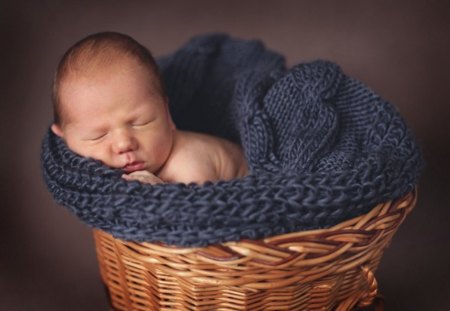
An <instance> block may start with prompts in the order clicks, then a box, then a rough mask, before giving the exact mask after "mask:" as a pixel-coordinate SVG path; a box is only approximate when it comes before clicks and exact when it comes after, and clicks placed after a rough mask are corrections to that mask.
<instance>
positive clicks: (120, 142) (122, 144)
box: [113, 130, 137, 154]
mask: <svg viewBox="0 0 450 311" xmlns="http://www.w3.org/2000/svg"><path fill="white" fill-rule="evenodd" d="M136 145H137V144H136V139H135V138H134V137H133V135H131V133H129V131H127V130H122V131H119V132H118V133H116V135H115V139H114V144H113V150H114V152H115V153H119V154H120V153H125V152H129V151H133V150H135V149H136Z"/></svg>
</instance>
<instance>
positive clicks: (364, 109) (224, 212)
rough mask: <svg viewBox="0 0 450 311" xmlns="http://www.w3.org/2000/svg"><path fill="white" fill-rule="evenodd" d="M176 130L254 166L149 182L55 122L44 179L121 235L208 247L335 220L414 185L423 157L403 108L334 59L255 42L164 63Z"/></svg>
mask: <svg viewBox="0 0 450 311" xmlns="http://www.w3.org/2000/svg"><path fill="white" fill-rule="evenodd" d="M158 62H159V65H160V70H161V73H162V76H163V80H164V85H165V88H166V91H167V94H168V97H169V100H170V110H171V114H172V118H173V120H174V122H175V124H176V125H177V127H178V128H179V129H183V130H191V131H199V132H205V133H209V134H212V135H217V136H220V137H224V138H227V139H229V140H232V141H234V142H237V143H240V144H242V146H243V149H244V151H245V156H246V158H247V161H248V165H249V169H250V174H249V175H248V176H246V177H243V178H238V179H233V180H230V181H218V182H207V183H205V184H203V185H196V184H188V185H186V184H157V185H149V184H141V183H139V182H137V181H131V182H130V181H126V180H124V179H122V178H121V175H122V173H123V172H122V171H121V170H117V169H111V168H108V167H106V166H104V165H102V163H100V162H99V161H96V160H93V159H87V158H83V157H80V156H78V155H77V154H75V153H73V152H72V151H70V150H69V149H68V148H67V146H66V144H65V143H64V142H63V141H62V140H61V139H60V138H59V137H57V136H56V135H54V134H53V133H52V132H51V130H50V129H49V130H48V132H47V133H46V135H45V138H44V140H43V144H42V157H41V158H42V171H43V176H44V179H45V181H46V184H47V186H48V189H49V190H50V192H51V193H52V195H53V197H54V198H55V200H56V201H57V202H58V203H60V204H61V205H63V206H65V207H67V208H68V209H69V210H70V211H72V212H73V213H74V214H75V215H76V216H77V217H78V218H79V219H80V220H81V221H83V222H84V223H86V224H88V225H89V226H91V227H93V228H98V229H101V230H104V231H107V232H109V233H111V234H113V235H114V236H115V237H117V238H121V239H125V240H133V241H137V242H141V241H147V242H162V243H166V244H170V245H178V246H206V245H210V244H215V243H221V242H226V241H237V240H241V239H259V238H264V237H268V236H273V235H278V234H282V233H289V232H296V231H300V230H309V229H318V228H328V227H330V226H333V225H335V224H338V223H339V222H342V221H344V220H347V219H350V218H352V217H356V216H360V215H362V214H364V213H367V212H368V211H370V210H371V209H372V208H373V207H374V206H375V205H377V204H378V203H381V202H386V201H389V200H396V199H398V198H400V197H401V196H403V195H405V194H406V193H408V192H410V191H412V190H413V189H414V188H415V186H416V185H417V182H418V179H419V175H420V172H421V169H422V167H423V159H422V155H421V152H420V149H419V148H418V146H417V144H416V142H415V139H414V137H413V134H412V133H411V130H410V129H408V127H407V126H406V124H405V122H404V121H403V119H402V118H401V116H400V115H399V113H398V112H397V111H396V110H395V108H394V107H393V106H392V105H391V104H390V103H388V102H387V101H385V100H383V99H382V98H381V97H380V96H378V95H377V94H376V93H375V92H374V91H372V90H371V89H369V88H368V87H367V86H365V85H364V84H362V83H361V82H359V81H357V80H355V79H353V78H351V77H349V76H347V75H345V74H344V73H343V72H342V70H341V69H340V67H339V66H338V65H336V64H334V63H332V62H328V61H315V62H310V63H301V64H298V65H296V66H293V67H292V68H290V69H286V66H285V61H284V58H283V57H282V56H281V55H280V54H278V53H275V52H273V51H269V50H267V49H266V48H265V46H264V45H263V44H262V43H261V42H259V41H256V40H239V39H235V38H231V37H229V36H228V35H225V34H208V35H202V36H197V37H194V38H192V39H191V40H190V41H189V42H187V43H186V44H185V45H184V46H182V47H181V48H180V49H179V50H177V51H176V52H174V53H173V54H170V55H168V56H165V57H162V58H160V59H159V60H158Z"/></svg>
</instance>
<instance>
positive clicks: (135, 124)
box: [132, 120, 152, 126]
mask: <svg viewBox="0 0 450 311" xmlns="http://www.w3.org/2000/svg"><path fill="white" fill-rule="evenodd" d="M150 122H152V121H151V120H149V121H145V122H140V123H137V122H136V123H133V124H132V126H144V125H147V124H149V123H150Z"/></svg>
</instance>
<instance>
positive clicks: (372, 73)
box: [0, 0, 450, 311]
mask: <svg viewBox="0 0 450 311" xmlns="http://www.w3.org/2000/svg"><path fill="white" fill-rule="evenodd" d="M91 2H94V1H81V0H80V1H45V0H41V1H14V2H13V1H6V2H5V1H1V3H0V35H1V37H0V42H1V46H0V65H1V67H0V79H1V80H0V100H1V123H0V133H1V152H0V159H1V161H0V165H1V182H0V184H1V207H0V247H1V248H0V310H9V311H17V310H21V311H22V310H23V311H29V310H50V311H51V310H68V311H70V310H86V311H89V310H96V311H98V310H107V304H106V300H105V297H104V293H103V288H102V285H101V284H100V281H99V278H98V270H97V266H96V260H95V253H94V248H93V243H92V240H91V234H90V230H89V229H88V228H86V227H85V226H84V225H82V224H81V223H80V222H79V221H78V220H77V219H75V217H73V216H72V215H71V214H69V213H68V212H67V211H66V210H65V209H63V208H61V207H59V206H57V205H56V204H55V203H54V202H53V201H52V199H51V197H50V195H49V193H48V192H47V190H46V188H45V186H44V184H43V182H42V178H41V172H40V167H39V165H40V163H39V148H40V143H41V139H42V137H43V135H44V132H45V130H46V128H47V126H48V125H49V124H50V122H51V107H50V100H49V98H50V85H51V80H52V75H53V72H54V69H55V66H56V64H57V61H58V59H59V57H60V56H61V55H62V53H63V52H64V51H65V49H66V48H67V47H68V46H69V45H70V44H72V43H73V42H74V41H76V40H78V39H80V38H81V37H83V36H85V35H87V34H90V33H93V32H98V31H102V30H115V31H120V32H124V33H127V34H130V35H132V36H133V37H135V38H136V39H137V40H139V41H141V42H142V43H144V44H145V45H146V46H148V47H149V48H150V49H151V50H152V51H153V52H154V54H156V55H161V54H164V53H167V52H170V51H173V50H174V49H176V48H177V47H179V46H180V45H181V44H183V43H184V42H185V41H186V40H187V39H188V38H189V37H191V36H192V35H194V34H198V33H205V32H211V31H225V32H228V33H231V34H232V35H235V36H238V37H241V38H259V39H262V40H263V41H264V42H265V43H266V45H267V46H268V47H270V48H272V49H274V50H276V51H279V52H282V53H284V54H285V55H286V57H287V59H288V62H289V64H290V65H292V64H295V63H298V62H302V61H308V60H312V59H316V58H325V59H330V60H333V61H336V62H337V63H339V64H340V65H341V66H342V68H343V69H344V71H345V72H347V73H348V74H350V75H352V76H354V77H356V78H358V79H360V80H362V81H363V82H365V83H366V84H368V85H370V86H371V87H372V88H373V89H374V90H376V91H377V92H378V93H380V94H381V95H382V96H383V97H384V98H386V99H387V100H389V101H391V102H392V103H394V104H395V105H396V106H397V107H398V109H399V110H400V112H401V113H402V115H403V116H404V117H405V119H406V120H407V122H408V124H409V125H410V126H411V127H412V128H413V129H414V131H415V133H416V135H417V138H418V140H419V141H420V143H421V145H422V146H423V149H424V153H425V156H426V158H427V162H428V167H427V170H426V172H425V174H424V175H423V178H422V182H421V188H420V192H419V195H420V199H419V204H418V206H417V208H416V210H415V211H414V212H413V214H412V215H411V216H410V217H409V218H408V219H407V221H406V223H405V224H404V225H403V226H402V228H401V229H400V231H399V232H398V234H397V236H396V237H395V239H394V241H393V244H392V246H391V248H390V249H389V250H388V251H387V253H386V256H385V258H384V261H383V262H382V265H381V267H380V269H379V271H378V278H379V282H380V284H381V290H382V292H383V293H384V295H385V297H386V299H387V310H397V311H398V310H449V308H450V302H449V301H450V300H449V299H448V293H449V292H450V291H449V290H450V284H449V281H448V280H449V279H450V273H449V272H448V269H445V268H447V267H448V265H449V264H448V263H449V262H450V250H449V241H448V239H449V238H450V234H449V229H448V228H447V227H448V222H449V219H450V217H449V216H450V212H449V209H448V208H447V206H448V202H449V201H450V196H449V192H450V188H449V184H450V183H449V179H450V177H449V175H450V174H449V171H450V169H449V167H450V165H449V163H448V161H449V160H450V157H449V155H450V151H449V149H450V148H449V146H450V144H449V139H448V135H449V134H448V132H449V130H450V125H449V124H450V121H449V117H450V113H449V111H450V108H449V107H450V95H449V92H448V87H449V86H450V61H449V52H450V2H449V1H395V3H394V1H370V2H369V1H276V0H263V1H231V0H219V1H208V0H202V1H173V0H164V1H142V2H137V1H128V2H125V1H113V0H111V1H95V4H92V3H91Z"/></svg>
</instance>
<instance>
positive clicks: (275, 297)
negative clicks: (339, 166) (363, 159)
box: [94, 191, 416, 311]
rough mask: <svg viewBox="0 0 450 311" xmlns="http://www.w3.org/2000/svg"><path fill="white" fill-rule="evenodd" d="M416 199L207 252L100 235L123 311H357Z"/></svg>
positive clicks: (373, 291)
mask: <svg viewBox="0 0 450 311" xmlns="http://www.w3.org/2000/svg"><path fill="white" fill-rule="evenodd" d="M415 202H416V192H415V191H414V192H412V193H410V194H408V195H407V196H405V197H404V198H402V199H401V200H398V201H397V202H387V203H384V204H380V205H378V206H376V207H375V208H374V209H373V210H372V211H370V212H369V213H367V214H365V215H362V216H360V217H357V218H354V219H351V220H348V221H345V222H343V223H340V224H338V225H336V226H334V227H332V228H328V229H322V230H311V231H303V232H296V233H290V234H283V235H279V236H275V237H270V238H266V239H263V240H255V241H254V240H242V241H239V242H227V243H223V244H219V245H212V246H208V247H204V248H180V247H173V246H167V245H163V244H160V243H134V242H125V241H122V240H118V239H115V238H113V237H112V236H111V235H109V234H107V233H105V232H103V231H99V230H95V231H94V237H95V242H96V247H97V254H98V260H99V264H100V272H101V276H102V279H103V281H104V283H105V284H106V286H107V288H108V291H109V295H110V299H111V304H112V307H113V308H114V309H115V310H139V311H143V310H169V309H170V310H339V311H341V310H351V309H352V308H354V307H355V306H367V305H370V304H371V303H372V301H373V299H374V298H375V296H376V295H377V282H376V280H375V277H374V271H375V270H376V268H377V266H378V264H379V262H380V259H381V256H382V254H383V251H384V250H385V248H386V247H387V246H388V244H389V243H390V241H391V239H392V236H393V235H394V233H395V231H396V230H397V228H398V227H399V225H400V224H401V223H402V221H403V220H404V218H405V217H406V215H407V214H408V213H409V212H410V211H411V209H412V208H413V207H414V205H415Z"/></svg>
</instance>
